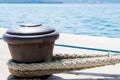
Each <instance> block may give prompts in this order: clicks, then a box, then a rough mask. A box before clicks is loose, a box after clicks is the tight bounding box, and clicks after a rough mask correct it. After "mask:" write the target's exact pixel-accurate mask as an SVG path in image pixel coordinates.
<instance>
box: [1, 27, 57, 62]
mask: <svg viewBox="0 0 120 80" xmlns="http://www.w3.org/2000/svg"><path fill="white" fill-rule="evenodd" d="M58 37H59V33H57V32H56V31H55V29H53V28H50V27H45V26H42V25H20V26H18V27H13V28H11V29H9V30H7V32H6V33H5V34H4V35H3V39H4V41H6V42H7V43H8V47H9V50H10V53H11V56H12V58H13V61H15V62H19V63H41V62H51V61H52V53H53V48H54V42H55V40H56V39H57V38H58Z"/></svg>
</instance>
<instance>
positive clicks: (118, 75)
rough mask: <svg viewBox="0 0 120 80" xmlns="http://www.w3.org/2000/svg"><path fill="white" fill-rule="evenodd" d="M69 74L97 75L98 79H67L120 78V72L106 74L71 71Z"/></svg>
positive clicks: (102, 79) (104, 79) (107, 79)
mask: <svg viewBox="0 0 120 80" xmlns="http://www.w3.org/2000/svg"><path fill="white" fill-rule="evenodd" d="M67 74H73V75H78V76H79V75H83V76H95V77H98V78H97V79H66V80H120V74H112V73H110V74H105V73H89V72H69V73H67ZM99 77H103V78H99Z"/></svg>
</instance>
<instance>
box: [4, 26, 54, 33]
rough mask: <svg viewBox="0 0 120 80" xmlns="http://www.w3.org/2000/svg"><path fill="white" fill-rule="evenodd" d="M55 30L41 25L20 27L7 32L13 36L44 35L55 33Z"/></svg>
mask: <svg viewBox="0 0 120 80" xmlns="http://www.w3.org/2000/svg"><path fill="white" fill-rule="evenodd" d="M54 31H55V29H53V28H51V27H46V26H42V25H41V24H40V25H30V24H29V25H20V26H18V27H13V28H11V29H9V30H7V32H6V33H7V34H11V35H43V34H49V33H52V32H54Z"/></svg>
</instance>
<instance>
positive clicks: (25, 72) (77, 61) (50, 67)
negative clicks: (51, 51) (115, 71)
mask: <svg viewBox="0 0 120 80" xmlns="http://www.w3.org/2000/svg"><path fill="white" fill-rule="evenodd" d="M71 56H72V55H71ZM101 56H102V55H101ZM64 58H65V57H64ZM64 58H63V59H62V58H60V59H56V58H55V60H54V62H44V63H31V64H25V63H16V62H13V60H9V61H8V67H9V71H10V72H11V73H12V74H13V75H15V76H19V77H34V76H43V75H50V74H55V73H61V72H68V71H73V70H81V69H87V68H93V67H99V66H105V65H112V64H115V63H120V55H112V56H110V57H108V56H104V57H92V58H88V57H87V58H78V57H77V58H75V57H74V58H73V57H72V58H68V59H67V57H66V58H65V59H64Z"/></svg>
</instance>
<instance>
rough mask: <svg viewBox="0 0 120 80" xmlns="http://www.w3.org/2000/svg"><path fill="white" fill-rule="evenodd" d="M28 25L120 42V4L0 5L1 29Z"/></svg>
mask: <svg viewBox="0 0 120 80" xmlns="http://www.w3.org/2000/svg"><path fill="white" fill-rule="evenodd" d="M29 23H33V24H43V25H45V26H50V27H53V28H55V29H56V30H57V31H58V32H60V33H69V34H77V35H79V34H80V35H91V36H103V37H111V38H120V4H0V27H2V28H10V27H15V26H18V25H21V24H29Z"/></svg>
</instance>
